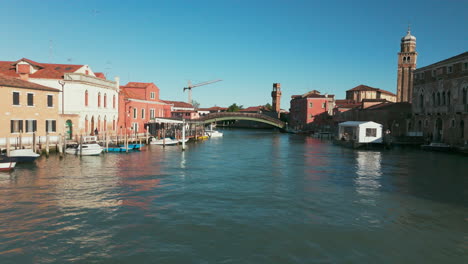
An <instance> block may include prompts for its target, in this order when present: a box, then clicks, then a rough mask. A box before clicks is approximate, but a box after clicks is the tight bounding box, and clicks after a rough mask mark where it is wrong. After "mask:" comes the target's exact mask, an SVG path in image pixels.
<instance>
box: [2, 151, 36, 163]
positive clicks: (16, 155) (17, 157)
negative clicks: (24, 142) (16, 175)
mask: <svg viewBox="0 0 468 264" xmlns="http://www.w3.org/2000/svg"><path fill="white" fill-rule="evenodd" d="M39 156H41V155H39V154H37V153H35V152H34V151H33V150H32V149H14V150H10V155H9V156H8V157H10V158H12V159H13V160H14V161H16V162H32V161H34V160H35V159H37V158H38V157H39Z"/></svg>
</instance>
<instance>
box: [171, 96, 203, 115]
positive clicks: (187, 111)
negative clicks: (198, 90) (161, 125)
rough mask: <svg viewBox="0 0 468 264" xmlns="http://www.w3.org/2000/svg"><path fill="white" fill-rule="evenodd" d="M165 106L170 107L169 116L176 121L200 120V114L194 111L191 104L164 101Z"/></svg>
mask: <svg viewBox="0 0 468 264" xmlns="http://www.w3.org/2000/svg"><path fill="white" fill-rule="evenodd" d="M164 102H165V103H166V104H169V105H170V106H171V108H170V109H171V115H170V117H172V118H177V119H198V118H200V113H198V111H196V110H195V108H194V107H193V105H192V104H189V103H186V102H179V101H167V100H165V101H164Z"/></svg>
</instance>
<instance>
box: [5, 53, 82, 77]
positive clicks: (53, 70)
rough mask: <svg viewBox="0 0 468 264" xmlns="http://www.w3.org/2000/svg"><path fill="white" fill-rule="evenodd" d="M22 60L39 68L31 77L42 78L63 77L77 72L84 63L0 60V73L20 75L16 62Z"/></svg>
mask: <svg viewBox="0 0 468 264" xmlns="http://www.w3.org/2000/svg"><path fill="white" fill-rule="evenodd" d="M20 61H24V62H27V63H29V64H31V65H33V66H36V67H37V68H38V69H37V71H36V72H35V73H33V74H30V75H29V78H41V79H62V78H63V75H64V74H65V73H70V72H75V71H77V70H78V69H79V68H81V67H83V66H84V65H74V64H56V63H37V62H35V61H32V60H28V59H25V58H23V59H20V60H18V61H0V73H2V74H4V75H7V76H13V77H18V76H19V74H17V73H16V64H18V63H19V62H20Z"/></svg>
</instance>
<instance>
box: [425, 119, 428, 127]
mask: <svg viewBox="0 0 468 264" xmlns="http://www.w3.org/2000/svg"><path fill="white" fill-rule="evenodd" d="M424 126H425V127H428V126H429V120H427V119H426V120H425V121H424Z"/></svg>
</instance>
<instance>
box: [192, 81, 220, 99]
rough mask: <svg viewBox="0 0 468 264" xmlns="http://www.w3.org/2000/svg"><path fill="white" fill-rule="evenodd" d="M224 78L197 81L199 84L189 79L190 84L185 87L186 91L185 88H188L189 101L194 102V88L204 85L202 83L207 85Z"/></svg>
mask: <svg viewBox="0 0 468 264" xmlns="http://www.w3.org/2000/svg"><path fill="white" fill-rule="evenodd" d="M220 81H222V80H212V81H207V82H202V83H197V84H192V82H191V81H188V86H187V87H184V92H185V90H188V103H189V104H192V88H195V87H198V86H202V85H207V84H211V83H215V82H220Z"/></svg>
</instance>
